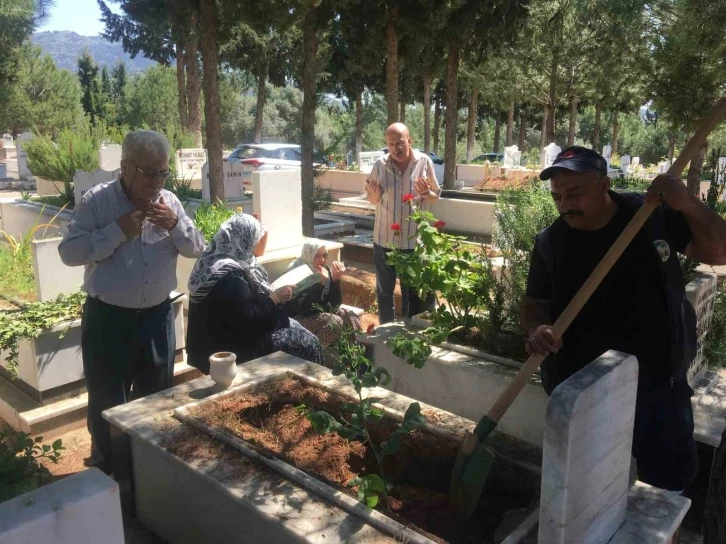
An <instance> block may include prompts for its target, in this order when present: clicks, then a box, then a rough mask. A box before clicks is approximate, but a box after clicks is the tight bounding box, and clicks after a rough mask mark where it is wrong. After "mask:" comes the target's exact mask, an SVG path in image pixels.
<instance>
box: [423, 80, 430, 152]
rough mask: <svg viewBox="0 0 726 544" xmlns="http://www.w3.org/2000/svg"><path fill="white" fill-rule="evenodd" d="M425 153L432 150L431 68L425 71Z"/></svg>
mask: <svg viewBox="0 0 726 544" xmlns="http://www.w3.org/2000/svg"><path fill="white" fill-rule="evenodd" d="M423 110H424V111H423V114H424V153H429V152H430V151H431V69H430V68H424V71H423Z"/></svg>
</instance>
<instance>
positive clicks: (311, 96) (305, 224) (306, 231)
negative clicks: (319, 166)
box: [301, 8, 318, 237]
mask: <svg viewBox="0 0 726 544" xmlns="http://www.w3.org/2000/svg"><path fill="white" fill-rule="evenodd" d="M317 15H318V10H317V8H308V11H307V13H305V19H304V20H303V50H304V55H305V56H304V65H303V81H302V85H303V115H302V145H301V148H302V149H301V151H302V164H301V169H302V172H301V174H302V176H301V177H302V207H303V217H302V230H303V235H304V236H309V237H312V236H314V235H315V214H314V211H313V183H314V178H313V173H314V172H313V147H314V145H315V107H316V103H317V76H318V67H317V63H316V58H317V55H318V34H317V30H318V27H317V24H318V22H317Z"/></svg>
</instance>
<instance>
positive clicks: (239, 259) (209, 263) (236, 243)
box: [187, 214, 323, 374]
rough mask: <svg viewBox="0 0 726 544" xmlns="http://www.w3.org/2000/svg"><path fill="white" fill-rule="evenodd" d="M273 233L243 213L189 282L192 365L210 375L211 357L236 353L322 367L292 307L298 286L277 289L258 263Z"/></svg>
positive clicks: (227, 225)
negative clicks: (284, 356) (281, 356)
mask: <svg viewBox="0 0 726 544" xmlns="http://www.w3.org/2000/svg"><path fill="white" fill-rule="evenodd" d="M266 244H267V233H266V232H265V229H264V228H263V227H262V225H261V224H260V222H259V221H258V220H257V219H256V218H254V217H252V216H251V215H245V214H237V215H235V216H233V217H231V218H230V219H228V220H227V221H225V222H224V223H222V226H221V227H220V228H219V231H217V234H215V235H214V238H213V239H212V241H211V243H210V244H209V245H208V246H207V249H206V250H205V251H204V253H203V254H202V256H201V257H199V260H197V263H196V264H195V265H194V269H193V270H192V274H191V276H190V278H189V294H190V302H189V331H188V334H187V356H188V362H189V364H190V365H192V366H194V367H196V368H198V369H199V370H201V371H202V372H204V373H205V374H208V373H209V356H210V355H211V354H213V353H216V352H218V351H231V352H232V353H235V354H236V355H237V361H238V362H245V361H249V360H251V359H254V358H257V357H261V356H263V355H267V354H269V353H273V352H275V351H284V352H286V353H289V354H291V355H296V356H298V357H300V358H302V359H306V360H308V361H311V362H313V363H318V364H321V363H322V359H323V353H322V349H321V346H320V342H318V339H317V338H316V337H315V335H314V334H312V333H311V332H310V331H308V330H307V329H305V328H304V327H303V326H301V325H300V324H299V323H298V322H296V321H295V320H294V319H290V318H289V317H287V316H289V315H290V309H289V308H287V307H286V306H287V305H288V304H289V301H290V300H291V299H292V297H293V294H294V290H295V287H294V286H290V285H285V286H282V287H279V288H277V289H272V287H270V284H269V283H268V281H267V271H266V270H265V269H264V267H263V266H262V265H261V264H259V263H258V262H257V257H260V256H262V255H263V254H264V253H265V246H266Z"/></svg>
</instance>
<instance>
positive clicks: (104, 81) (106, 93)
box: [101, 64, 112, 100]
mask: <svg viewBox="0 0 726 544" xmlns="http://www.w3.org/2000/svg"><path fill="white" fill-rule="evenodd" d="M101 92H103V98H104V100H111V98H112V92H111V79H110V78H109V77H108V67H107V66H106V65H105V64H104V65H103V70H101Z"/></svg>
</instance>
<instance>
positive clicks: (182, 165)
mask: <svg viewBox="0 0 726 544" xmlns="http://www.w3.org/2000/svg"><path fill="white" fill-rule="evenodd" d="M206 162H207V150H206V149H201V148H195V149H177V150H176V158H175V164H176V177H177V178H183V179H202V166H204V164H205V163H206Z"/></svg>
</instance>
